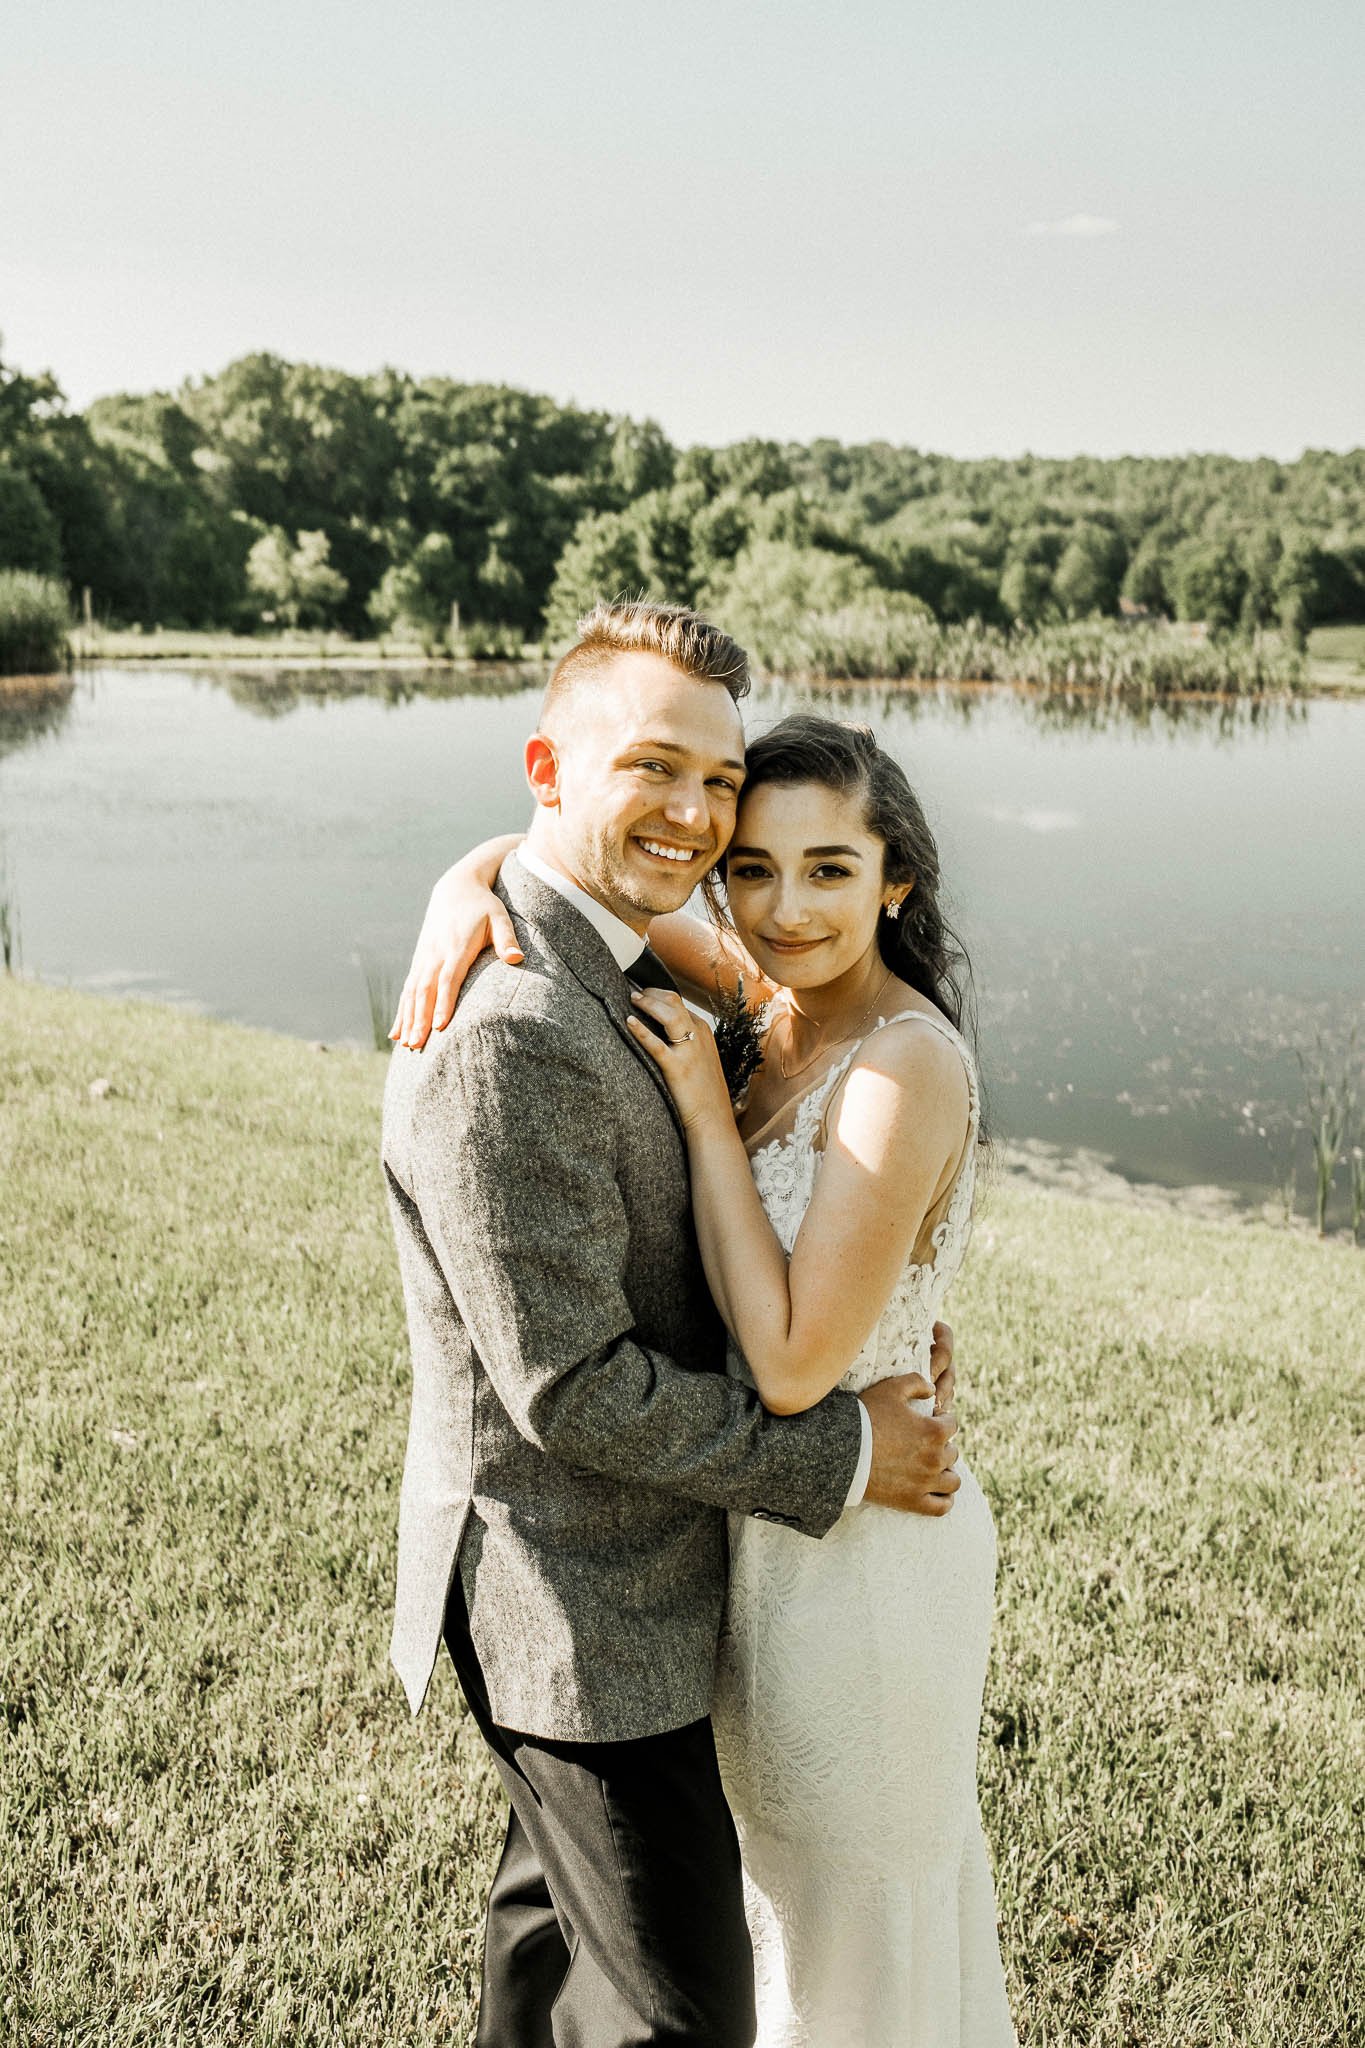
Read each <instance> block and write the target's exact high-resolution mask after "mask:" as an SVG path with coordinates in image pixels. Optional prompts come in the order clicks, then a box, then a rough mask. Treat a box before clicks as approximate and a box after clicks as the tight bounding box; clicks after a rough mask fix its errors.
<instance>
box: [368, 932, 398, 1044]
mask: <svg viewBox="0 0 1365 2048" xmlns="http://www.w3.org/2000/svg"><path fill="white" fill-rule="evenodd" d="M359 959H360V971H361V973H362V974H363V975H364V977H365V1001H366V1003H367V1005H368V1007H369V1012H370V1038H371V1041H372V1043H373V1045H374V1049H375V1051H376V1052H391V1051H392V1050H393V1041H392V1039H391V1038H390V1037H389V1026H390V1025H391V1024H392V1023H393V1020H394V1016H395V1014H396V1012H397V1009H398V998H399V996H400V994H401V993H402V988H403V976H402V975H401V974H399V973H396V972H395V971H394V969H393V968H391V967H388V966H386V965H385V964H384V963H383V962H382V961H379V960H375V959H373V958H371V956H370V955H369V954H367V953H361V954H360V955H359Z"/></svg>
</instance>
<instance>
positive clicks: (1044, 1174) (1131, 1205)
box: [0, 686, 1365, 1250]
mask: <svg viewBox="0 0 1365 2048" xmlns="http://www.w3.org/2000/svg"><path fill="white" fill-rule="evenodd" d="M991 687H994V686H991ZM6 980H8V981H9V983H10V984H11V985H12V986H16V987H20V988H22V987H30V988H38V989H44V990H47V991H50V992H51V993H53V994H65V995H69V996H73V997H75V999H76V1000H77V1001H78V1002H81V1003H84V1002H86V1001H90V1002H96V1003H101V1004H109V1005H118V1004H125V1003H134V1004H137V1005H138V1006H139V1007H142V1006H145V1007H146V1008H148V1009H150V1010H152V1011H155V1012H158V1013H159V1014H161V1015H163V1016H165V1017H167V1018H172V1017H174V1018H180V1019H190V1018H192V1019H194V1020H196V1021H197V1022H202V1023H206V1024H209V1025H211V1026H214V1027H215V1028H221V1029H223V1030H225V1031H227V1032H230V1033H231V1032H246V1033H248V1034H249V1035H252V1036H256V1037H259V1038H261V1039H263V1040H266V1041H267V1042H269V1043H270V1044H272V1045H287V1046H299V1047H303V1048H305V1049H306V1050H307V1051H309V1052H312V1053H315V1054H321V1055H328V1054H339V1055H341V1057H342V1058H343V1059H357V1058H358V1059H361V1060H365V1061H370V1060H375V1061H377V1060H380V1059H387V1058H388V1053H387V1052H386V1051H380V1050H378V1049H377V1048H374V1047H372V1046H370V1045H367V1044H366V1042H365V1041H364V1039H362V1038H358V1037H347V1038H332V1039H322V1038H302V1037H298V1036H296V1035H295V1034H294V1033H293V1032H289V1031H276V1030H272V1029H271V1028H270V1026H268V1025H264V1024H244V1023H242V1022H240V1021H239V1020H238V1019H236V1018H230V1017H219V1016H217V1015H215V1014H214V1013H213V1012H212V1011H210V1010H206V1009H204V1008H202V1007H201V1006H199V1005H198V1004H195V1003H193V1002H183V1003H175V1002H167V1001H165V1000H164V999H163V998H160V997H158V996H153V995H140V994H137V993H136V992H133V991H104V990H99V989H88V988H81V987H80V986H79V985H78V984H76V983H72V982H69V981H67V982H58V981H46V980H44V978H43V977H42V976H41V975H40V974H35V973H33V972H32V971H31V970H30V969H25V968H20V969H19V971H18V972H16V973H14V974H12V975H10V976H8V977H0V991H3V989H4V987H5V983H6ZM1000 1188H1027V1189H1031V1190H1035V1191H1037V1192H1039V1193H1044V1194H1052V1195H1061V1196H1063V1197H1064V1198H1066V1199H1067V1200H1070V1201H1076V1202H1081V1203H1085V1202H1100V1203H1103V1204H1104V1206H1105V1207H1106V1208H1111V1209H1112V1208H1122V1209H1128V1210H1131V1211H1134V1212H1141V1213H1144V1214H1147V1215H1154V1216H1158V1215H1159V1216H1169V1217H1181V1216H1183V1217H1188V1218H1192V1219H1195V1218H1197V1219H1199V1220H1200V1221H1203V1222H1207V1223H1224V1224H1235V1225H1236V1226H1238V1227H1239V1229H1240V1228H1245V1227H1247V1226H1249V1225H1253V1224H1263V1225H1269V1226H1271V1227H1272V1228H1274V1229H1275V1230H1277V1231H1284V1232H1285V1233H1286V1235H1287V1236H1290V1237H1294V1238H1301V1239H1305V1240H1307V1241H1310V1242H1313V1243H1322V1244H1340V1245H1343V1246H1347V1247H1350V1248H1351V1249H1353V1250H1355V1249H1365V1246H1359V1245H1357V1244H1356V1243H1355V1241H1354V1240H1353V1239H1352V1237H1351V1234H1350V1231H1349V1229H1348V1228H1347V1227H1346V1226H1344V1225H1342V1226H1338V1227H1337V1228H1335V1229H1332V1230H1329V1231H1328V1232H1327V1234H1326V1236H1325V1237H1323V1238H1319V1237H1318V1234H1317V1232H1316V1231H1315V1230H1314V1228H1313V1226H1312V1223H1311V1221H1310V1219H1309V1218H1308V1217H1307V1216H1301V1215H1299V1214H1297V1213H1290V1214H1288V1215H1287V1214H1286V1213H1285V1209H1284V1204H1283V1201H1282V1200H1279V1199H1277V1198H1276V1197H1275V1195H1274V1194H1272V1193H1269V1192H1267V1193H1266V1194H1265V1195H1264V1197H1263V1198H1259V1199H1258V1197H1257V1196H1256V1195H1255V1194H1254V1193H1252V1192H1250V1191H1249V1190H1247V1189H1245V1188H1234V1187H1227V1186H1224V1185H1223V1184H1221V1183H1219V1182H1214V1181H1191V1182H1185V1183H1180V1182H1168V1181H1155V1180H1134V1179H1130V1178H1129V1177H1128V1175H1126V1174H1124V1173H1122V1172H1120V1171H1119V1169H1118V1168H1117V1167H1116V1166H1115V1164H1114V1160H1113V1155H1112V1154H1111V1153H1107V1152H1102V1151H1100V1150H1099V1149H1098V1148H1097V1147H1095V1146H1091V1145H1076V1146H1070V1147H1068V1146H1063V1145H1056V1144H1053V1143H1052V1142H1051V1141H1050V1140H1049V1139H1047V1138H1029V1137H1019V1136H1013V1137H1010V1138H1002V1139H1001V1140H1000V1141H999V1142H998V1143H997V1144H996V1145H995V1146H994V1147H993V1150H992V1157H991V1161H990V1165H989V1166H988V1167H987V1168H986V1169H985V1171H984V1172H983V1175H982V1178H981V1184H980V1197H981V1206H982V1210H983V1212H985V1211H988V1210H989V1207H990V1204H991V1200H992V1197H993V1196H994V1194H995V1192H996V1190H997V1189H1000Z"/></svg>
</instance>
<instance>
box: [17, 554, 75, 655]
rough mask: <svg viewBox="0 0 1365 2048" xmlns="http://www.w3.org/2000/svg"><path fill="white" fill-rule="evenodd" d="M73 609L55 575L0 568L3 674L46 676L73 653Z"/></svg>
mask: <svg viewBox="0 0 1365 2048" xmlns="http://www.w3.org/2000/svg"><path fill="white" fill-rule="evenodd" d="M70 631H71V606H70V602H69V600H68V598H67V594H66V591H65V589H64V587H63V586H62V585H61V584H60V583H59V582H57V580H56V578H55V577H52V576H38V575H35V574H34V573H33V571H32V570H29V569H0V675H2V676H46V675H53V674H55V672H56V671H57V670H58V669H60V668H62V667H64V666H65V664H66V661H67V658H68V655H69V652H70Z"/></svg>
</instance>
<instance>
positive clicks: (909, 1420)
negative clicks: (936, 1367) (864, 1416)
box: [860, 1372, 962, 1515]
mask: <svg viewBox="0 0 1365 2048" xmlns="http://www.w3.org/2000/svg"><path fill="white" fill-rule="evenodd" d="M933 1393H934V1389H933V1388H932V1387H931V1386H930V1384H929V1382H928V1380H926V1379H925V1378H924V1377H923V1375H922V1374H920V1373H917V1372H911V1373H903V1374H901V1375H900V1376H899V1377H898V1378H896V1379H890V1380H878V1381H877V1384H876V1385H875V1386H874V1387H869V1388H868V1389H867V1391H866V1392H865V1393H864V1394H862V1395H861V1396H860V1399H861V1401H862V1404H863V1406H864V1407H865V1408H866V1410H867V1412H868V1414H869V1415H870V1416H871V1417H872V1470H871V1472H870V1474H869V1475H868V1481H867V1492H866V1493H865V1494H864V1496H863V1498H864V1500H868V1501H873V1502H875V1503H876V1505H877V1506H878V1507H884V1508H899V1509H901V1510H902V1512H904V1513H906V1514H911V1515H946V1514H947V1512H948V1510H949V1508H950V1507H951V1506H952V1504H953V1495H954V1494H955V1493H956V1492H957V1490H958V1488H959V1486H961V1484H962V1481H961V1480H960V1479H959V1478H958V1476H957V1474H956V1472H954V1470H953V1467H954V1465H955V1464H956V1463H957V1445H956V1444H955V1443H954V1442H953V1438H954V1437H955V1436H956V1435H957V1417H956V1416H955V1415H921V1414H920V1413H919V1412H918V1411H917V1410H916V1409H914V1408H912V1407H910V1405H909V1403H910V1402H911V1401H915V1400H924V1399H925V1398H926V1397H927V1398H930V1399H932V1397H933Z"/></svg>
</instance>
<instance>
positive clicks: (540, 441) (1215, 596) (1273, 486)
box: [0, 354, 1365, 647]
mask: <svg viewBox="0 0 1365 2048" xmlns="http://www.w3.org/2000/svg"><path fill="white" fill-rule="evenodd" d="M6 569H10V570H19V571H31V572H36V573H37V574H39V575H44V576H49V577H56V578H59V579H61V580H62V581H64V582H65V583H66V585H67V586H68V587H69V588H70V590H71V591H72V593H73V596H75V598H76V599H77V601H79V600H80V596H81V593H83V592H84V591H86V590H88V591H89V592H90V601H91V604H92V606H93V609H94V613H95V615H96V616H97V617H98V618H99V619H101V620H106V621H108V622H109V623H111V624H131V623H135V622H136V623H140V624H142V625H144V626H151V625H156V624H161V625H166V626H177V627H189V628H196V627H198V628H218V629H226V628H231V629H235V630H238V631H241V630H248V631H251V630H258V629H261V628H263V627H268V626H270V625H297V626H305V627H319V626H335V627H338V628H340V629H341V630H343V631H346V632H349V633H352V634H355V635H358V636H363V635H368V634H372V633H375V632H380V633H384V634H397V635H405V636H411V637H414V638H416V639H420V640H423V641H425V642H427V643H428V644H434V643H435V642H436V641H437V640H438V639H439V638H440V637H441V636H442V635H444V634H446V633H448V631H449V628H450V622H451V619H452V608H457V613H456V615H457V616H458V619H459V621H460V624H461V628H462V630H463V631H465V632H466V633H473V634H475V635H476V636H477V635H478V634H479V633H483V634H484V635H485V636H486V637H487V639H488V642H489V645H490V647H491V646H496V645H498V644H504V643H505V644H518V643H520V642H521V641H522V640H536V641H540V640H543V639H545V640H549V641H551V642H553V641H556V640H559V639H562V638H564V637H565V636H566V635H567V634H569V633H571V632H572V626H573V621H574V619H575V618H576V616H577V615H578V613H579V612H580V611H581V610H582V609H583V608H585V606H586V605H587V604H588V603H590V602H591V601H592V599H593V598H594V597H596V596H598V595H600V594H602V593H608V594H614V593H616V592H619V591H626V590H631V591H640V590H646V591H649V592H651V593H653V594H656V595H666V596H669V597H672V598H676V599H681V600H685V601H688V602H694V603H699V604H702V605H704V606H708V607H710V608H712V609H714V610H715V611H716V612H718V613H719V614H720V615H721V616H722V617H723V618H724V620H725V622H726V624H727V625H728V626H729V627H730V628H731V629H732V630H733V631H735V632H736V633H737V634H738V635H739V637H740V638H741V639H744V638H745V637H746V636H748V637H750V638H751V639H752V641H753V643H754V644H755V646H759V645H761V644H762V643H763V642H764V641H765V639H766V640H768V641H773V640H774V637H775V636H776V638H778V639H780V638H781V635H782V634H783V633H784V632H785V633H788V634H790V633H791V632H792V631H794V630H795V629H796V627H797V625H798V623H799V622H801V621H803V620H805V621H808V620H810V619H811V618H817V619H821V618H823V619H831V620H840V619H842V620H845V621H847V620H850V619H856V620H862V621H863V622H864V624H866V622H867V621H868V620H869V619H874V620H876V621H878V622H880V625H879V627H878V630H879V631H883V629H885V630H886V631H890V632H891V633H892V635H893V637H894V634H895V633H896V632H897V631H902V632H903V633H905V634H909V633H910V632H911V630H912V627H913V628H914V629H915V630H920V631H922V630H923V629H925V628H927V627H928V625H929V624H930V623H931V622H937V623H938V624H939V625H940V626H945V627H952V626H957V625H965V624H967V623H968V622H977V623H978V624H979V625H981V626H984V627H990V628H995V629H1009V628H1012V627H1017V626H1022V627H1026V628H1043V627H1048V626H1054V625H1056V626H1060V625H1064V624H1066V623H1068V622H1072V621H1081V620H1086V619H1091V618H1104V617H1118V616H1128V617H1136V618H1142V617H1150V618H1161V617H1169V618H1175V619H1183V620H1200V621H1203V622H1204V623H1205V624H1206V625H1207V626H1208V628H1209V629H1210V631H1211V632H1213V633H1215V634H1218V635H1226V636H1235V635H1244V636H1252V635H1254V634H1255V633H1256V632H1257V631H1258V629H1260V628H1263V627H1273V628H1275V629H1276V630H1277V631H1278V632H1279V633H1280V634H1281V636H1282V637H1283V638H1284V639H1285V640H1287V641H1288V642H1290V643H1292V644H1294V645H1302V643H1303V640H1304V638H1305V636H1306V634H1307V632H1308V630H1309V628H1310V627H1312V626H1313V625H1315V624H1318V623H1324V622H1328V621H1333V620H1361V619H1365V449H1356V450H1354V451H1352V452H1350V453H1342V454H1336V453H1331V452H1329V451H1326V450H1310V451H1309V452H1308V453H1306V454H1305V455H1303V456H1301V457H1300V458H1299V459H1298V461H1296V462H1288V463H1282V462H1275V461H1272V460H1270V459H1268V458H1267V459H1263V460H1256V461H1239V460H1236V459H1234V458H1232V457H1230V456H1220V455H1187V456H1179V457H1169V458H1149V457H1128V458H1122V459H1118V460H1100V459H1098V458H1095V457H1089V456H1080V457H1076V458H1074V459H1071V460H1050V459H1044V458H1041V457H1035V456H1022V457H1019V458H1017V459H1014V460H987V461H959V460H955V459H953V458H951V457H949V456H943V455H932V454H926V453H923V452H921V451H920V450H917V449H913V448H900V447H893V446H891V445H889V444H887V443H884V442H872V443H868V444H865V445H860V446H854V447H848V446H844V445H843V444H841V443H839V442H837V441H832V440H820V441H814V442H811V443H810V444H797V443H785V444H784V443H778V442H774V441H759V440H752V441H743V442H739V443H736V444H734V445H732V446H728V447H721V448H707V447H691V448H676V447H674V446H673V444H672V443H671V442H670V441H669V440H668V438H667V436H666V435H665V434H664V433H663V432H662V430H661V429H660V428H659V427H658V426H656V425H655V424H654V423H653V422H652V421H649V420H645V421H636V420H632V419H629V418H626V417H623V416H620V415H615V414H609V413H604V412H594V411H589V410H585V409H583V408H581V407H578V406H574V405H561V404H559V403H557V402H556V401H554V400H552V399H549V398H545V397H541V396H538V395H536V394H534V393H531V392H525V391H518V390H513V389H510V388H508V387H506V386H502V385H489V384H464V383H458V382H455V381H452V380H450V379H447V378H413V377H409V376H406V375H403V374H402V373H400V372H398V371H396V370H382V371H380V372H378V373H377V374H375V375H371V376H353V375H350V374H348V373H346V372H344V371H340V370H331V369H324V368H320V367H318V366H317V365H314V364H308V363H291V362H286V361H283V360H281V359H280V358H279V357H277V356H273V355H264V354H261V355H250V356H245V357H243V358H242V359H241V360H240V361H238V362H234V363H232V364H230V365H229V366H228V368H227V369H225V370H224V371H223V372H222V374H221V375H219V376H215V377H208V378H205V379H202V380H197V381H191V382H188V383H186V384H185V385H184V386H182V388H181V389H180V390H179V391H178V392H176V393H175V394H174V395H171V394H167V393H164V392H156V393H151V394H145V395H136V394H130V393H125V394H120V395H117V396H114V397H108V398H101V399H99V400H97V401H96V402H95V403H94V404H93V405H91V406H90V407H89V408H88V409H87V410H86V411H85V412H84V413H81V412H78V411H74V410H73V409H71V408H70V407H69V406H68V405H67V403H66V401H65V399H64V397H63V394H62V392H61V389H60V387H59V386H58V384H57V383H56V381H55V380H54V379H53V378H52V377H51V376H50V375H47V374H28V373H25V372H23V371H21V370H19V369H17V368H15V367H13V366H11V365H8V364H6V363H5V362H4V361H3V358H0V570H6ZM499 636H501V641H500V640H499Z"/></svg>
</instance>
